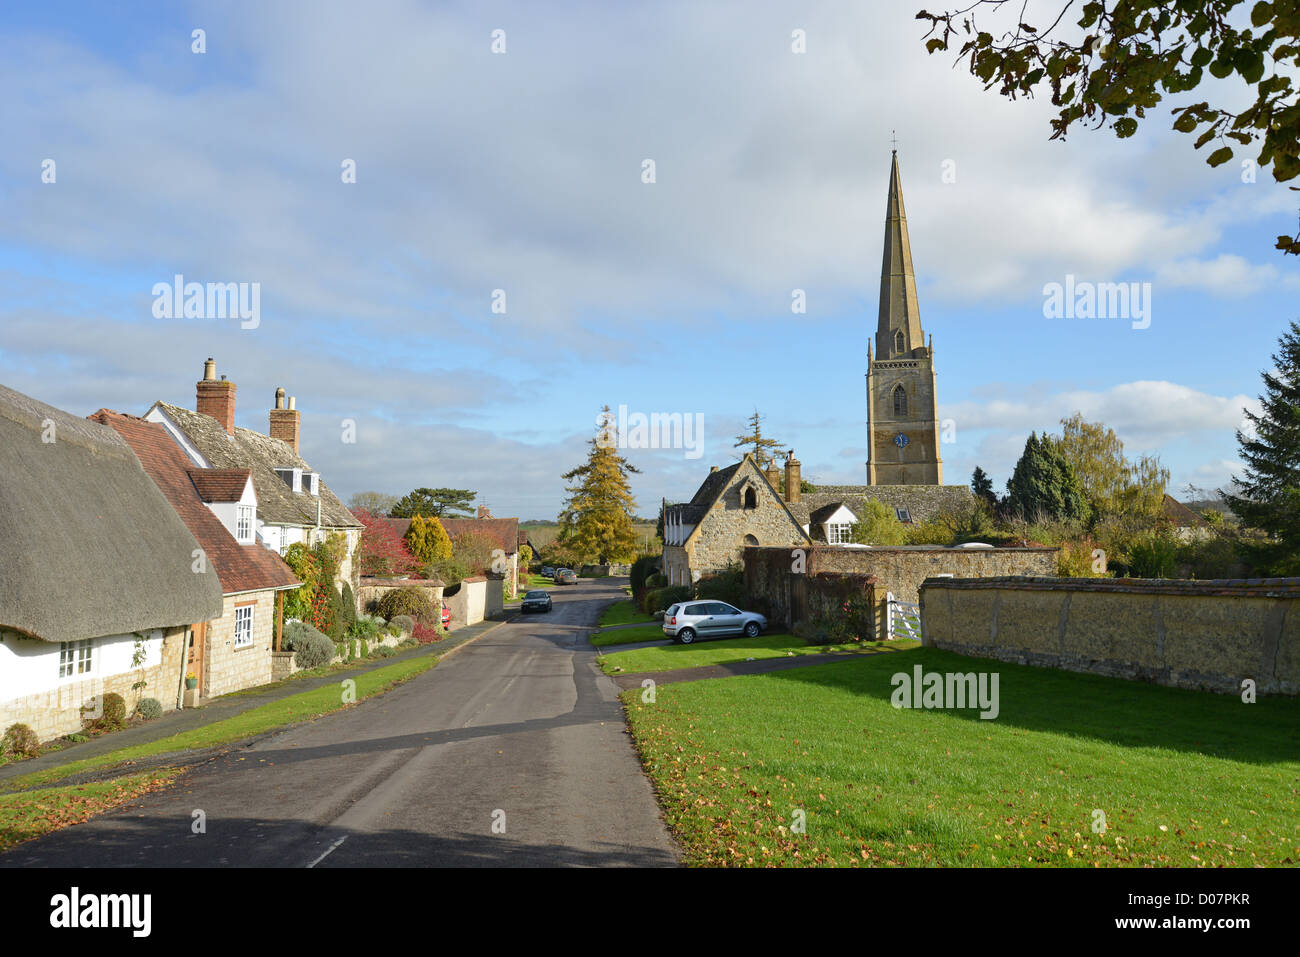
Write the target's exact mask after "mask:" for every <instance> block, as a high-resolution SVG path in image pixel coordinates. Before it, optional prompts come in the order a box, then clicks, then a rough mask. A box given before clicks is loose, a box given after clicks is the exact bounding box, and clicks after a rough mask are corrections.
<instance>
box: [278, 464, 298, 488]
mask: <svg viewBox="0 0 1300 957" xmlns="http://www.w3.org/2000/svg"><path fill="white" fill-rule="evenodd" d="M275 474H276V475H278V476H280V478H282V479H284V484H285V485H287V486H289V488H291V489H293V491H295V492H301V491H302V469H295V468H283V469H276V470H275Z"/></svg>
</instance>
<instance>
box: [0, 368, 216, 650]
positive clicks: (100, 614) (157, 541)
mask: <svg viewBox="0 0 1300 957" xmlns="http://www.w3.org/2000/svg"><path fill="white" fill-rule="evenodd" d="M51 426H52V432H51V430H50V427H51ZM51 434H52V436H53V439H54V441H52V442H46V441H42V439H43V438H44V437H48V436H50V435H51ZM198 547H199V545H198V543H197V542H196V541H195V540H194V536H193V535H191V534H190V532H189V529H187V528H186V527H185V523H184V522H183V521H181V518H180V516H179V515H177V514H176V512H175V510H174V509H173V508H172V507H171V505H169V504H168V503H167V499H165V498H164V497H163V494H162V492H160V491H159V490H158V487H157V486H156V485H154V483H153V482H152V481H151V480H150V478H149V476H148V475H146V474H145V472H144V469H143V468H141V466H140V463H139V461H137V459H136V457H135V455H134V454H133V453H132V451H131V449H130V447H128V446H127V444H126V442H124V441H123V440H122V438H121V436H119V435H118V434H117V433H116V432H114V431H113V430H112V429H110V428H108V427H107V426H103V425H100V424H98V423H95V422H90V421H87V420H86V419H82V418H78V417H77V416H74V415H70V414H69V413H67V412H62V411H60V410H58V409H56V408H54V407H52V406H48V405H46V404H45V403H43V402H38V401H37V400H35V399H33V398H31V397H30V396H26V395H23V394H22V393H20V392H15V391H13V390H12V389H8V388H5V387H4V386H0V629H2V630H13V631H18V632H20V633H22V634H25V635H27V636H29V637H33V638H41V639H44V640H46V641H77V640H80V639H84V638H98V637H101V636H104V635H121V634H130V633H131V632H135V631H145V630H148V629H152V628H170V627H175V626H178V625H188V624H192V623H194V622H199V621H208V620H209V619H212V618H219V617H220V616H221V609H222V598H221V583H220V581H219V580H218V578H217V574H216V571H215V570H214V569H213V568H212V567H211V566H208V568H207V570H206V571H205V572H203V573H196V572H194V571H193V570H192V568H191V566H192V563H193V561H194V557H193V553H194V550H195V549H196V548H198Z"/></svg>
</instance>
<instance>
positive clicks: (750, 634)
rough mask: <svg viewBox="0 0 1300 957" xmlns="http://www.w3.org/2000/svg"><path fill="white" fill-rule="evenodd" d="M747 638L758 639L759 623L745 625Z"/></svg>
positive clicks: (753, 622)
mask: <svg viewBox="0 0 1300 957" xmlns="http://www.w3.org/2000/svg"><path fill="white" fill-rule="evenodd" d="M745 637H746V638H757V637H758V622H756V621H751V622H749V623H748V624H747V625H745Z"/></svg>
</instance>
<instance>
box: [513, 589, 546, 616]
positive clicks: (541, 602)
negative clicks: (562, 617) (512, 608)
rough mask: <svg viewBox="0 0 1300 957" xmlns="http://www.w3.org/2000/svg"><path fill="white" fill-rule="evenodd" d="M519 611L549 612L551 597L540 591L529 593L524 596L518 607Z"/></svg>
mask: <svg viewBox="0 0 1300 957" xmlns="http://www.w3.org/2000/svg"><path fill="white" fill-rule="evenodd" d="M519 610H520V611H550V610H551V595H550V592H545V591H542V590H540V589H538V590H537V591H530V592H526V593H525V594H524V600H523V602H521V603H520V605H519Z"/></svg>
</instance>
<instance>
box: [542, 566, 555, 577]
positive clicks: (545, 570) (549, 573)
mask: <svg viewBox="0 0 1300 957" xmlns="http://www.w3.org/2000/svg"><path fill="white" fill-rule="evenodd" d="M554 576H555V566H554V565H543V566H542V577H543V578H553V577H554Z"/></svg>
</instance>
